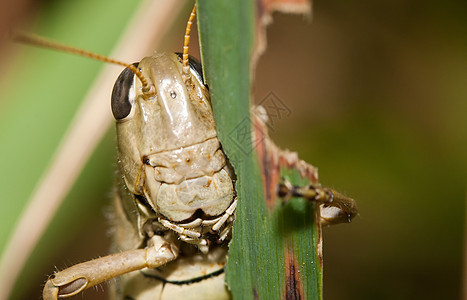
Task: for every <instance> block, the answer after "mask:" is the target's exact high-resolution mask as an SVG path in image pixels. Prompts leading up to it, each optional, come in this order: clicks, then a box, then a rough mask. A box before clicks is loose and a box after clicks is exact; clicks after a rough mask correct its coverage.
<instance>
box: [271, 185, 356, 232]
mask: <svg viewBox="0 0 467 300" xmlns="http://www.w3.org/2000/svg"><path fill="white" fill-rule="evenodd" d="M277 194H278V196H279V197H281V198H283V201H284V203H287V202H288V201H289V200H290V199H291V198H292V197H301V198H305V199H307V200H309V201H315V202H317V203H319V204H321V207H320V217H321V220H320V221H321V224H323V225H332V224H338V223H345V222H347V223H348V222H350V221H351V220H352V218H353V217H354V216H355V215H357V214H358V209H357V204H356V203H355V201H354V200H353V199H351V198H349V197H346V196H344V195H342V194H341V193H339V192H336V191H335V190H333V189H330V188H323V187H321V186H319V185H318V186H317V185H313V184H310V185H308V186H304V187H301V186H294V185H292V184H291V183H290V182H289V181H287V180H283V182H282V183H280V184H279V186H278V189H277Z"/></svg>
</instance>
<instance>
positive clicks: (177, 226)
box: [159, 218, 201, 238]
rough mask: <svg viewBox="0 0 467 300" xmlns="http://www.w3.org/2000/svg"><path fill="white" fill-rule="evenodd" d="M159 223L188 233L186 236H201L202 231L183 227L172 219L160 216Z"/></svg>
mask: <svg viewBox="0 0 467 300" xmlns="http://www.w3.org/2000/svg"><path fill="white" fill-rule="evenodd" d="M159 223H161V224H162V225H164V226H165V227H167V228H169V229H171V230H173V231H175V232H177V233H179V234H183V235H186V236H189V237H192V238H199V237H201V233H199V232H197V231H194V230H189V229H186V228H183V227H181V226H179V225H177V224H174V223H172V222H170V221H167V220H164V219H161V218H159Z"/></svg>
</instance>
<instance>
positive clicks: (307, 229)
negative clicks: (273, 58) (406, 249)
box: [197, 0, 322, 299]
mask: <svg viewBox="0 0 467 300" xmlns="http://www.w3.org/2000/svg"><path fill="white" fill-rule="evenodd" d="M197 3H198V22H199V31H200V43H201V53H202V58H203V65H204V72H205V76H206V81H207V83H208V85H209V88H210V93H211V100H212V105H213V111H214V117H215V120H216V126H217V131H218V134H219V138H220V140H221V142H222V146H223V148H224V151H225V153H226V154H227V156H228V157H229V159H230V161H231V163H232V165H233V167H234V169H235V172H236V174H237V177H238V178H237V185H236V189H237V196H238V208H237V212H236V220H235V222H234V228H233V240H232V242H231V243H230V247H229V257H228V261H227V270H226V272H227V283H228V285H229V287H230V289H231V291H232V294H233V296H234V298H235V299H277V298H286V299H300V297H303V299H321V290H322V265H321V263H320V256H319V253H318V247H319V245H318V244H319V240H320V236H319V234H320V229H319V226H318V225H317V222H315V220H314V217H313V216H314V205H313V204H312V203H307V202H305V200H303V199H294V200H293V201H291V202H290V203H289V204H287V205H285V206H284V207H282V205H281V201H277V203H275V206H274V208H273V209H272V211H269V210H268V208H267V207H266V201H265V197H264V192H263V183H262V174H261V172H265V170H263V171H261V170H260V165H259V160H258V156H257V154H256V152H255V149H254V148H255V145H254V144H252V140H251V132H252V126H251V124H252V117H250V105H251V99H250V95H251V82H252V78H251V74H250V70H251V65H250V63H251V60H250V58H251V53H252V51H253V45H254V39H255V36H254V33H255V32H256V30H255V24H256V23H255V16H256V12H255V3H254V2H252V1H248V0H242V1H203V0H199V1H198V2H197ZM282 176H283V177H285V178H288V179H289V180H290V181H291V182H292V183H294V184H306V183H307V182H306V180H303V179H301V178H300V176H299V175H298V173H297V172H296V171H294V170H288V169H283V170H282Z"/></svg>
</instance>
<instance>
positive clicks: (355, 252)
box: [0, 0, 467, 299]
mask: <svg viewBox="0 0 467 300" xmlns="http://www.w3.org/2000/svg"><path fill="white" fill-rule="evenodd" d="M20 3H23V8H27V10H24V9H21V7H20V8H15V7H13V6H12V5H10V6H9V7H8V8H9V9H10V10H12V12H17V14H18V15H22V16H23V17H22V19H23V20H25V21H26V23H28V24H29V26H31V27H32V28H33V29H32V30H33V31H34V32H37V33H40V34H44V35H47V36H49V37H51V38H54V39H58V40H61V41H63V42H66V43H68V44H73V45H76V46H80V47H83V48H86V49H90V50H93V51H96V52H99V53H104V54H107V53H109V52H110V49H111V48H112V47H113V44H114V43H115V41H116V39H117V38H118V36H119V34H120V33H121V31H122V30H123V28H124V27H125V25H126V23H127V20H128V18H129V17H130V15H131V13H132V12H133V11H134V10H135V7H136V5H137V4H138V3H139V2H133V1H123V0H119V1H109V0H106V1H97V2H95V1H94V2H92V1H90V0H86V1H50V0H49V1H45V0H44V1H36V2H34V1H31V2H27V1H26V0H24V1H23V2H20ZM3 5H5V4H3ZM90 7H91V8H92V9H90ZM189 9H190V7H186V9H185V11H184V13H182V15H181V16H180V18H179V21H177V24H176V26H174V28H172V29H171V30H170V31H169V32H168V33H167V36H166V37H165V42H164V44H163V45H164V49H165V50H169V51H175V50H179V49H180V48H181V41H182V39H183V28H184V23H185V22H186V16H188V15H189ZM466 9H467V3H466V2H465V1H451V2H449V3H440V2H435V1H428V2H427V1H423V2H422V1H410V2H408V1H391V2H383V1H378V2H374V1H363V0H359V1H352V2H349V3H347V2H342V1H321V0H319V1H315V2H314V3H313V17H312V20H311V21H310V20H309V19H307V18H304V17H302V16H296V15H283V14H274V22H273V24H272V25H271V26H269V28H268V33H267V34H268V49H267V51H266V53H265V55H264V56H263V57H262V58H261V59H260V61H259V65H258V68H257V73H256V78H257V80H256V83H255V84H254V91H255V97H256V102H257V103H260V102H262V101H263V100H264V99H265V97H267V95H268V94H269V93H270V92H273V93H274V95H275V96H276V97H277V98H278V99H279V100H280V102H281V103H283V104H284V105H285V106H286V107H287V108H288V109H290V112H291V113H290V115H289V116H281V117H276V118H273V121H274V123H273V124H272V125H271V127H272V132H271V135H272V136H273V138H274V139H275V140H276V142H277V143H278V144H279V145H280V146H282V147H283V148H289V149H291V150H294V151H298V152H299V155H300V157H301V158H302V159H305V160H306V161H308V162H310V163H312V164H313V165H314V166H317V167H318V168H319V173H320V179H321V182H322V183H323V185H325V186H330V187H332V188H335V189H336V190H338V191H341V192H343V193H345V194H347V195H349V196H351V197H353V198H355V199H356V200H357V203H358V205H359V209H360V216H358V217H356V218H355V219H354V221H353V222H352V224H342V225H338V226H333V227H329V228H324V297H325V299H458V298H459V297H460V296H461V295H462V293H463V290H465V289H466V287H465V286H463V285H462V270H463V257H462V256H463V255H462V254H463V249H464V248H463V244H464V236H463V235H464V216H465V212H466V208H465V200H466V189H465V187H466V183H467V180H466V176H465V175H466V173H465V167H466V156H467V151H466V150H467V138H466V137H467V117H466V115H467V101H466V98H467V84H466V78H467V39H466V37H467V19H466V18H465V11H466ZM7 11H8V10H7V9H2V12H3V13H4V14H6V12H7ZM23 11H26V14H20V13H19V12H23ZM10 15H11V16H15V14H13V13H10ZM3 19H5V18H2V20H3ZM20 19H21V18H15V20H11V22H9V23H8V24H6V25H5V24H3V25H2V32H3V33H4V32H6V29H5V28H7V29H8V28H9V27H11V26H12V25H16V26H18V25H17V24H15V22H18V21H17V20H20ZM14 21H15V22H14ZM24 26H26V25H23V27H24ZM89 32H91V33H89ZM103 37H105V38H103ZM192 40H196V38H193V39H192ZM2 45H5V43H4V42H3V44H2ZM196 51H197V50H196V49H195V48H193V49H192V54H194V55H195V56H198V55H197V52H196ZM3 53H4V55H3V58H2V60H1V63H2V65H1V66H2V70H3V74H2V75H3V76H2V79H1V83H0V88H1V91H2V97H1V98H0V99H1V100H0V145H1V148H0V170H1V171H0V176H1V177H0V179H1V180H0V190H1V191H2V197H1V199H2V200H1V203H2V207H3V208H2V209H1V210H0V222H1V227H0V247H1V248H0V249H3V248H4V246H5V242H6V239H7V237H8V235H9V234H10V233H11V230H12V228H13V227H14V222H15V220H16V218H17V216H18V215H19V213H20V211H21V209H22V208H23V206H24V201H25V200H26V199H27V198H28V197H29V196H30V194H31V193H32V190H33V188H34V185H35V183H36V182H37V180H38V178H39V177H40V175H41V174H42V172H43V171H44V169H45V167H46V166H47V164H48V162H49V160H50V159H51V157H52V154H53V151H54V149H55V147H56V146H57V144H58V143H59V139H60V137H61V135H63V134H64V132H65V130H66V126H67V125H66V123H67V122H69V121H70V120H71V118H72V116H73V113H74V112H75V111H76V109H77V107H78V105H79V101H80V99H81V98H82V94H83V93H85V90H86V87H87V86H88V85H89V84H90V83H92V81H93V78H94V77H95V75H96V74H97V72H98V69H99V68H100V67H101V64H100V63H97V62H93V61H89V60H86V59H80V58H74V57H71V56H69V55H66V54H59V53H56V52H51V51H47V50H38V49H34V48H30V47H25V46H13V48H11V47H10V48H6V50H4V51H3ZM121 59H124V58H121ZM68 64H70V65H68ZM50 69H52V70H53V72H54V74H52V75H51V74H48V73H45V70H50ZM45 74H47V75H45ZM52 76H53V77H52ZM62 80H65V81H67V80H68V82H65V83H62ZM37 82H40V84H39V87H38V88H34V89H31V88H28V87H30V86H32V85H33V84H36V83H37ZM106 88H107V89H108V90H109V94H110V90H111V88H112V87H106ZM109 111H110V110H109ZM113 134H114V132H113V128H112V129H111V130H110V131H109V133H108V134H107V136H106V138H105V139H104V140H103V141H102V143H101V145H100V146H99V148H98V150H97V151H96V153H95V154H94V156H93V158H92V159H91V161H90V162H89V163H88V165H87V166H86V169H85V171H84V173H83V174H82V175H81V176H80V179H79V180H78V183H77V184H76V186H75V187H74V188H73V191H72V193H71V194H70V195H69V196H68V197H67V199H66V201H65V203H64V204H63V206H62V207H61V209H60V211H59V214H58V215H57V217H56V219H55V220H54V221H53V224H52V226H51V228H52V229H53V230H51V231H49V232H48V233H47V234H46V236H45V238H44V241H43V242H41V244H40V245H39V247H38V248H37V250H36V251H35V252H34V254H33V256H32V258H31V260H30V261H29V262H28V263H27V267H26V271H25V272H23V273H24V274H23V275H22V279H21V281H20V282H19V283H18V284H17V288H18V291H17V292H16V294H15V298H17V299H37V298H38V297H39V295H40V290H41V288H42V284H43V283H44V282H45V280H46V278H47V275H48V274H51V273H52V272H53V271H54V269H55V266H56V267H57V268H59V269H62V268H64V267H66V266H70V265H72V264H74V263H77V262H80V261H84V260H88V259H90V258H95V257H97V256H102V255H105V253H106V252H107V248H108V239H107V232H108V231H107V229H106V221H105V218H104V214H105V211H106V208H107V207H108V205H109V203H110V197H111V193H110V192H111V185H112V181H113V168H114V166H115V163H114V161H115V138H114V135H113ZM70 159H72V158H70ZM38 213H40V212H38ZM24 238H25V239H27V237H24ZM105 287H106V286H105V285H104V286H103V289H105ZM103 289H100V288H99V289H97V290H92V291H90V292H87V293H86V296H89V297H91V296H94V297H96V299H99V298H102V297H103V293H104V292H103V291H102V290H103Z"/></svg>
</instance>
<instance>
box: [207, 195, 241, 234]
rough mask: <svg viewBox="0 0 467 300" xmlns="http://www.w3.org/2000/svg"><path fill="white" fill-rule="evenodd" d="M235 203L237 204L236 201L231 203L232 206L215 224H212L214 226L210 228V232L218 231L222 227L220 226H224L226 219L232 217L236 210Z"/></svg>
mask: <svg viewBox="0 0 467 300" xmlns="http://www.w3.org/2000/svg"><path fill="white" fill-rule="evenodd" d="M237 202H238V201H237V199H235V200H234V201H233V202H232V204H231V205H230V206H229V208H227V210H226V211H225V213H224V215H223V216H222V218H221V219H220V220H219V221H218V222H217V223H216V224H214V226H212V231H218V230H219V229H220V228H221V227H222V225H224V223H225V221H227V219H228V218H229V217H230V216H231V215H233V213H234V212H235V210H236V209H237Z"/></svg>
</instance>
